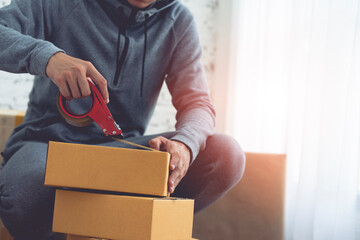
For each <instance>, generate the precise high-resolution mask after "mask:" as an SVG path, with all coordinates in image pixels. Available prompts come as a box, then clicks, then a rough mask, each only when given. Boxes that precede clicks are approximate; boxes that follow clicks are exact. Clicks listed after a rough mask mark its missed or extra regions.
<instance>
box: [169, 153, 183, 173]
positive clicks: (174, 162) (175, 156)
mask: <svg viewBox="0 0 360 240" xmlns="http://www.w3.org/2000/svg"><path fill="white" fill-rule="evenodd" d="M170 153H171V151H170ZM179 163H180V155H179V153H178V152H173V153H171V159H170V170H174V169H175V168H176V167H180V168H181V167H182V166H178V165H179Z"/></svg>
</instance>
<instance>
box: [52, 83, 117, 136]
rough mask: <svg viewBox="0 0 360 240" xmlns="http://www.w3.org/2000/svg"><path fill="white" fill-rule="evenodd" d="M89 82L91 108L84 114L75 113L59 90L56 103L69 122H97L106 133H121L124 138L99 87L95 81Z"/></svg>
mask: <svg viewBox="0 0 360 240" xmlns="http://www.w3.org/2000/svg"><path fill="white" fill-rule="evenodd" d="M88 82H89V86H90V90H91V95H90V97H91V99H92V103H91V107H90V109H89V110H88V111H87V112H86V113H83V114H75V113H73V112H71V110H70V108H69V106H68V102H69V101H68V100H66V98H65V97H64V96H63V95H62V94H61V93H60V92H59V94H58V96H57V101H56V105H57V107H58V110H59V112H60V114H61V116H62V117H63V118H64V119H65V121H66V122H67V123H69V124H70V125H73V126H76V127H85V126H88V125H90V124H91V123H92V122H96V123H97V125H99V127H100V128H101V129H102V131H103V133H104V134H105V135H107V136H116V135H119V136H120V137H121V138H123V137H124V135H123V133H122V131H121V128H120V126H119V125H118V124H117V123H116V122H115V120H114V118H113V116H112V115H111V113H110V111H109V109H108V107H107V106H106V103H105V101H104V99H103V97H102V95H101V93H100V91H99V89H98V88H97V87H96V85H95V84H94V83H93V82H91V81H88Z"/></svg>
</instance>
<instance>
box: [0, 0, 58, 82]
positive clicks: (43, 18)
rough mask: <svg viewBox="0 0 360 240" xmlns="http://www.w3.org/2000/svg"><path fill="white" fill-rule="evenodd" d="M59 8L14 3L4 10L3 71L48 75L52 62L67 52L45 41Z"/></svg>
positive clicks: (35, 1) (0, 12) (39, 2)
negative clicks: (48, 67) (53, 58)
mask: <svg viewBox="0 0 360 240" xmlns="http://www.w3.org/2000/svg"><path fill="white" fill-rule="evenodd" d="M57 2H60V1H57ZM56 7H57V4H56V2H54V1H51V0H50V1H49V0H47V1H45V0H12V1H11V3H10V5H8V6H5V7H3V8H1V9H0V70H4V71H7V72H13V73H25V72H26V73H30V74H33V75H42V76H45V75H46V71H45V69H46V65H47V63H48V60H49V58H50V57H51V56H52V55H54V54H55V53H57V52H60V51H63V50H61V49H59V48H57V47H56V46H55V45H54V44H52V43H50V42H49V41H46V40H45V39H47V38H49V36H50V35H51V31H52V27H51V26H52V24H53V22H52V20H51V17H50V16H51V14H53V13H54V10H52V11H51V9H55V10H56Z"/></svg>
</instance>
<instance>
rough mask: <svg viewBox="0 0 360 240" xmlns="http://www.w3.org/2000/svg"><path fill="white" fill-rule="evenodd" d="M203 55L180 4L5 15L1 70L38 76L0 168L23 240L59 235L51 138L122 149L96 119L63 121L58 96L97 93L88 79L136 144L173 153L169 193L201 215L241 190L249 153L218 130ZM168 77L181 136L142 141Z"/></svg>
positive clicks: (125, 1) (69, 2) (76, 3)
mask: <svg viewBox="0 0 360 240" xmlns="http://www.w3.org/2000/svg"><path fill="white" fill-rule="evenodd" d="M200 58H201V47H200V43H199V39H198V34H197V30H196V26H195V23H194V20H193V17H192V15H191V14H190V12H189V11H188V9H187V8H185V7H184V6H183V5H182V4H181V3H180V2H178V1H177V0H158V1H155V0H61V1H60V0H16V1H12V3H11V4H10V5H9V6H6V7H4V8H2V9H0V69H1V70H5V71H9V72H16V73H20V72H28V73H30V74H33V75H36V77H35V80H34V86H33V89H32V91H31V93H30V96H29V104H28V109H27V113H26V116H25V121H24V123H23V124H22V125H21V126H19V127H18V128H16V129H15V131H14V133H13V134H12V136H11V137H10V139H9V141H8V142H7V145H6V148H5V150H4V153H3V156H4V162H3V168H2V170H1V172H0V191H1V194H0V216H1V218H2V220H3V223H4V224H5V226H6V227H7V228H8V230H9V231H10V233H11V234H12V235H13V236H15V238H16V240H21V239H26V240H29V239H37V240H39V239H52V234H51V219H52V209H53V201H54V189H53V188H50V187H45V186H43V178H44V171H45V162H46V151H47V143H48V141H49V140H53V141H64V142H73V143H84V144H96V145H102V146H113V147H123V146H122V145H121V143H119V142H114V141H112V140H111V139H109V138H107V137H105V136H104V134H103V133H102V132H101V129H100V128H99V127H98V126H97V125H96V124H95V123H94V124H92V125H90V126H88V127H84V128H78V127H73V126H70V125H69V124H67V123H66V122H65V121H64V120H62V119H61V117H60V115H59V113H58V110H57V108H56V104H55V102H56V95H57V93H58V91H59V90H60V92H61V93H62V94H63V95H64V96H65V97H66V98H67V99H68V100H70V99H78V98H84V97H86V96H89V95H90V89H89V85H88V82H87V79H91V80H92V81H93V82H94V83H95V84H96V85H97V86H98V88H99V90H100V91H101V93H102V95H103V97H104V100H105V101H106V102H107V103H108V107H109V109H110V111H111V113H112V114H113V116H114V118H115V120H116V122H118V123H119V125H120V126H121V128H122V130H123V132H124V134H125V137H126V139H127V140H128V141H132V142H136V143H139V144H144V145H147V144H148V145H150V146H151V147H152V148H155V149H158V150H163V151H168V152H169V153H170V154H171V162H170V170H171V175H170V177H169V191H170V192H171V193H172V195H173V196H181V197H187V198H194V199H195V212H198V211H199V210H201V209H203V208H204V207H206V206H208V205H209V204H210V203H212V202H214V201H215V200H216V199H218V198H219V197H221V196H222V195H223V194H225V192H226V191H228V190H229V189H230V188H231V187H232V186H233V185H234V184H236V183H237V182H238V181H239V180H240V178H241V177H242V174H243V171H244V165H245V159H244V155H243V152H242V151H241V149H240V147H239V145H238V144H237V143H236V141H234V140H233V139H231V138H230V137H228V136H225V135H220V134H214V124H215V111H214V108H213V106H212V105H211V103H210V100H209V95H208V89H207V84H206V80H205V78H204V73H203V67H202V65H201V63H200ZM164 80H165V81H166V84H167V86H168V88H169V90H170V93H171V95H172V101H173V104H174V106H175V108H176V109H177V115H176V118H177V124H176V131H175V132H170V133H163V134H159V135H156V136H143V134H144V131H145V128H146V126H147V124H148V122H149V120H150V117H151V115H152V112H153V110H154V107H155V105H156V101H157V98H158V95H159V91H160V89H161V86H162V84H163V82H164ZM75 101H76V100H75Z"/></svg>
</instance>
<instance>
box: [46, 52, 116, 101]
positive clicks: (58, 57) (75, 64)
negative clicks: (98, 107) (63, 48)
mask: <svg viewBox="0 0 360 240" xmlns="http://www.w3.org/2000/svg"><path fill="white" fill-rule="evenodd" d="M46 74H47V76H48V77H49V78H50V79H51V80H52V81H53V82H54V83H55V85H56V86H58V88H59V90H60V92H61V94H62V95H63V96H64V97H65V98H66V99H67V100H71V99H72V98H81V97H87V96H90V94H91V91H90V87H89V83H88V81H87V78H90V79H91V80H92V81H93V82H94V83H95V84H96V85H97V86H98V88H99V90H100V92H101V94H102V96H103V98H104V100H105V102H106V103H108V102H109V93H108V90H107V82H106V79H105V78H104V77H103V76H102V75H101V74H100V73H99V72H98V71H97V70H96V69H95V67H94V66H93V65H92V64H91V63H90V62H87V61H83V60H81V59H78V58H73V57H70V56H68V55H66V54H65V53H62V52H59V53H56V54H54V55H53V56H52V57H51V58H50V59H49V62H48V65H47V67H46Z"/></svg>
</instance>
